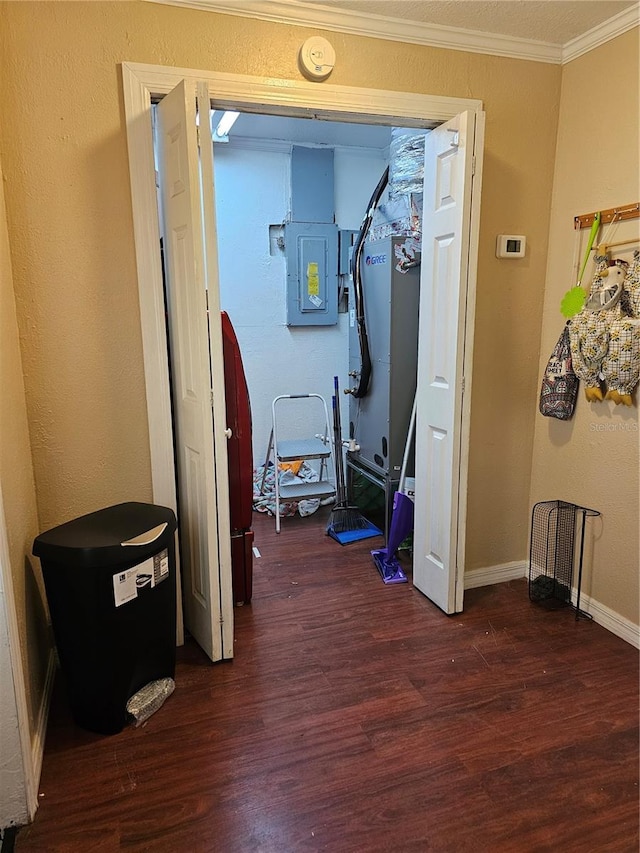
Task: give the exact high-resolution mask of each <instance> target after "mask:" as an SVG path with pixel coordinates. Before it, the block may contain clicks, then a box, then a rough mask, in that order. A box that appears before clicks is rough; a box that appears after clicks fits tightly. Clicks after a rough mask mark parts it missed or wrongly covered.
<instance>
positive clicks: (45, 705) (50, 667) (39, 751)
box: [31, 648, 58, 812]
mask: <svg viewBox="0 0 640 853" xmlns="http://www.w3.org/2000/svg"><path fill="white" fill-rule="evenodd" d="M57 665H58V663H57V656H56V650H55V648H52V649H51V650H50V652H49V660H48V661H47V672H46V674H45V677H44V689H43V691H42V701H41V702H40V710H39V711H38V722H37V725H36V731H35V735H34V738H33V744H32V745H31V760H32V763H33V779H34V784H35V787H36V791H35V796H36V806H37V796H38V791H37V788H38V786H39V785H40V773H41V772H42V759H43V756H44V744H45V740H46V737H47V722H48V721H49V707H50V705H51V694H52V693H53V682H54V680H55V675H56V669H57ZM33 811H34V812H35V808H34V810H33Z"/></svg>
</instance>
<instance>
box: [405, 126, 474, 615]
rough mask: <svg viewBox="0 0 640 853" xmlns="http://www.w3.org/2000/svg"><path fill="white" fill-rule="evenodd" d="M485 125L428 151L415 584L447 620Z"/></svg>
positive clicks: (456, 588)
mask: <svg viewBox="0 0 640 853" xmlns="http://www.w3.org/2000/svg"><path fill="white" fill-rule="evenodd" d="M482 118H483V116H482V115H481V114H475V113H473V112H464V113H461V114H460V115H459V116H456V117H455V118H453V119H451V120H449V121H447V122H445V123H444V124H442V125H440V126H439V127H437V128H436V129H435V130H433V131H432V132H431V133H430V134H429V135H428V136H427V139H426V145H425V170H424V212H423V231H422V265H421V277H420V333H419V343H418V382H417V387H418V391H417V421H416V424H417V431H416V435H417V437H418V440H417V441H416V496H415V529H414V542H413V582H414V585H415V586H416V587H417V588H418V589H419V590H420V591H421V592H423V593H424V594H425V595H426V596H427V597H428V598H430V599H431V600H432V601H433V602H434V603H435V604H437V605H438V607H440V608H442V610H444V611H445V613H456V612H460V611H461V610H462V603H463V594H464V546H465V520H466V500H467V494H466V492H467V476H466V472H467V455H468V444H469V405H468V400H469V396H470V391H471V371H470V368H471V356H472V344H473V323H474V316H473V315H474V306H475V266H476V264H475V260H476V257H475V256H476V253H477V220H478V204H477V198H478V197H479V193H480V187H479V170H478V174H477V175H476V181H475V185H474V174H473V173H474V163H475V162H476V160H477V162H480V161H481V155H482V149H481V146H482ZM477 120H478V126H476V121H477ZM474 155H475V156H474ZM474 197H476V201H475V202H474Z"/></svg>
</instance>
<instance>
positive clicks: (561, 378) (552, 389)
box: [540, 323, 580, 421]
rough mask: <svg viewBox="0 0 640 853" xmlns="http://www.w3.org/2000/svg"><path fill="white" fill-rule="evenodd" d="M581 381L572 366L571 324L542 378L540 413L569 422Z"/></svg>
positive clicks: (552, 355) (564, 330)
mask: <svg viewBox="0 0 640 853" xmlns="http://www.w3.org/2000/svg"><path fill="white" fill-rule="evenodd" d="M579 384H580V381H579V379H578V377H577V376H576V375H575V373H574V372H573V367H572V366H571V347H570V344H569V323H567V324H566V325H565V327H564V329H563V330H562V334H561V335H560V337H559V338H558V343H557V344H556V345H555V347H554V348H553V352H552V353H551V358H550V359H549V361H548V362H547V367H546V370H545V372H544V376H543V377H542V387H541V388H540V412H541V414H543V415H544V416H545V417H547V418H558V419H559V420H561V421H568V420H569V418H570V417H571V416H572V415H573V410H574V408H575V405H576V397H577V396H578V385H579Z"/></svg>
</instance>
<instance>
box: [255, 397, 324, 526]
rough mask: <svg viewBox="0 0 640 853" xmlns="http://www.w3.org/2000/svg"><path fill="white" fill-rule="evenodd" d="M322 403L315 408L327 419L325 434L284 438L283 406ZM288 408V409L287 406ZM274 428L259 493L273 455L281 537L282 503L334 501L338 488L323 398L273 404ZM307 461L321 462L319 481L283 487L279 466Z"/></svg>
mask: <svg viewBox="0 0 640 853" xmlns="http://www.w3.org/2000/svg"><path fill="white" fill-rule="evenodd" d="M314 399H315V400H319V401H320V404H315V406H316V408H317V409H318V412H320V410H322V414H323V417H324V424H325V426H324V434H323V435H322V436H321V437H319V436H317V435H316V436H314V437H313V438H283V437H282V435H283V433H284V434H285V435H286V433H287V429H286V427H283V425H282V413H283V411H284V409H283V403H284V402H285V401H286V400H289V401H291V400H314ZM285 408H286V406H285ZM277 410H280V424H279V423H278V417H277ZM271 417H272V424H273V425H272V427H271V435H270V437H269V445H268V447H267V455H266V458H265V461H264V470H263V473H262V483H261V486H260V493H261V494H262V493H263V492H264V483H265V479H266V476H267V470H268V467H269V462H270V461H271V456H272V454H273V457H274V458H273V464H274V473H275V490H276V533H280V502H281V501H293V500H297V501H300V500H310V499H312V498H320V500H324V499H326V498H330V497H334V496H335V494H336V486H335V470H336V469H335V460H334V458H333V444H332V442H331V440H330V434H331V433H330V425H329V412H328V410H327V404H326V402H325V399H324V397H321V396H320V394H281V395H280V396H279V397H276V398H275V399H274V401H273V403H272V404H271ZM307 459H319V460H320V471H319V479H318V481H317V482H315V483H291V484H282V485H281V484H280V476H279V473H280V467H279V466H280V463H281V462H297V461H299V460H302V461H305V460H307ZM329 460H330V461H331V470H332V472H334V479H333V480H331V479H330V477H329V465H328V463H329Z"/></svg>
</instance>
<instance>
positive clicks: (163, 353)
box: [122, 62, 483, 584]
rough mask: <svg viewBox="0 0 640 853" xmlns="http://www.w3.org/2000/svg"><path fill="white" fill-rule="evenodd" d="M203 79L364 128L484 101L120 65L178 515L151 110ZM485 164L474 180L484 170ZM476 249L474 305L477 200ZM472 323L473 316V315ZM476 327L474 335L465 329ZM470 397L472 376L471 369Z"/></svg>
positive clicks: (241, 104)
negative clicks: (181, 88)
mask: <svg viewBox="0 0 640 853" xmlns="http://www.w3.org/2000/svg"><path fill="white" fill-rule="evenodd" d="M182 79H185V80H188V81H193V82H194V85H195V83H196V82H197V81H198V80H204V81H206V82H207V83H208V84H209V91H210V92H211V94H212V98H213V101H214V104H215V105H216V107H220V108H221V109H237V110H240V111H244V112H256V113H272V114H276V115H283V116H290V117H298V118H321V119H334V120H339V121H349V122H359V123H363V124H371V123H379V124H390V125H395V126H397V127H411V126H415V127H435V126H436V125H438V124H441V123H442V122H443V121H447V120H448V119H450V118H453V117H454V116H456V115H458V113H460V112H463V111H464V110H471V111H473V112H475V113H476V114H477V118H478V119H479V120H480V121H481V120H482V118H483V113H482V101H480V100H477V99H471V98H447V97H441V96H437V95H421V94H416V93H411V92H392V91H386V90H383V89H363V88H353V87H349V86H334V85H331V84H329V83H321V84H318V83H308V82H306V81H298V80H283V79H271V78H265V77H252V76H247V75H242V74H226V73H215V72H211V71H199V70H194V69H190V68H170V67H165V66H160V65H145V64H140V63H130V62H124V63H123V64H122V81H123V91H124V104H125V117H126V125H127V144H128V150H129V169H130V180H131V200H132V208H133V226H134V237H135V244H136V264H137V271H138V295H139V301H140V322H141V328H142V346H143V353H144V369H145V383H146V395H147V416H148V421H149V442H150V452H151V472H152V488H153V500H154V501H155V502H156V503H159V504H162V505H163V506H168V507H171V508H172V509H174V510H175V509H176V490H175V468H174V459H173V433H172V423H171V406H170V398H169V372H168V356H167V342H166V333H165V317H164V314H165V308H164V296H163V289H162V270H161V265H160V252H159V251H158V246H159V241H160V228H159V223H158V211H157V200H156V186H155V165H154V156H153V134H152V122H151V105H152V103H153V101H154V100H155V99H157V98H159V97H162V96H163V95H165V94H167V93H168V92H170V91H171V89H173V88H174V87H175V86H176V85H177V84H178V83H179V82H180V80H182ZM481 165H482V164H481V158H480V161H479V162H478V163H477V165H476V174H477V175H478V176H479V173H480V171H481ZM473 207H474V209H473V217H474V220H475V228H472V245H471V251H470V257H469V261H470V263H469V289H468V308H469V307H470V308H471V310H472V309H473V305H474V302H475V278H476V266H477V250H478V246H477V242H478V240H477V227H478V218H479V216H478V215H479V198H474V200H473ZM471 316H472V315H471ZM469 327H471V328H469ZM472 345H473V324H472V323H471V324H467V330H466V337H465V352H466V353H467V354H470V353H471V352H472ZM465 381H466V386H467V387H466V391H467V392H468V391H469V383H470V372H469V371H465ZM470 397H471V395H470V394H469V393H465V395H464V401H463V411H462V446H463V453H462V455H461V463H460V464H461V478H463V479H462V482H461V485H466V471H467V452H468V437H469V422H470V408H469V402H470ZM459 503H460V506H459V512H460V519H461V524H462V527H461V530H462V532H464V521H465V516H466V488H462V489H460V492H459ZM460 539H461V540H462V541H459V546H458V573H459V575H460V577H459V578H458V582H459V583H460V584H462V583H463V580H464V578H463V573H464V535H462V536H461V537H460Z"/></svg>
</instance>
